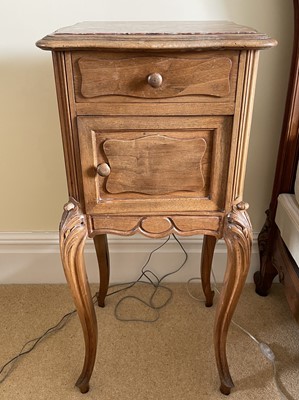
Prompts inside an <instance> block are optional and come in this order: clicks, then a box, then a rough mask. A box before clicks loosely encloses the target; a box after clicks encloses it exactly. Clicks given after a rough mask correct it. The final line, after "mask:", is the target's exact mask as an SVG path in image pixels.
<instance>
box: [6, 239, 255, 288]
mask: <svg viewBox="0 0 299 400" xmlns="http://www.w3.org/2000/svg"><path fill="white" fill-rule="evenodd" d="M108 238H109V239H108V240H109V249H110V263H111V283H123V282H129V281H133V280H135V279H136V278H138V277H139V275H140V270H141V267H142V266H143V265H144V263H145V262H146V260H147V258H148V255H149V253H150V252H151V251H152V250H153V249H155V248H156V247H158V246H159V245H160V244H161V243H162V242H163V239H159V240H156V239H147V238H145V237H142V236H138V235H135V236H133V237H119V236H113V235H109V236H108ZM180 241H181V243H182V244H183V246H184V247H185V249H186V251H187V253H188V260H187V263H186V264H185V266H184V267H183V268H182V270H180V271H179V272H178V273H176V274H174V275H170V276H169V277H168V278H167V279H166V280H165V281H168V282H186V281H187V280H188V279H189V278H191V277H198V276H199V265H200V257H201V246H202V237H200V236H193V237H188V238H180ZM183 260H184V254H183V253H182V250H181V249H180V247H179V246H178V244H177V243H176V241H175V240H174V239H173V238H172V237H171V239H170V240H169V242H168V243H167V244H166V245H165V246H164V247H163V248H161V249H159V250H158V251H157V252H156V253H155V254H154V255H153V257H152V259H151V261H150V264H149V265H148V268H150V269H152V270H153V271H154V272H155V273H156V274H158V276H159V277H161V276H163V275H165V274H167V273H169V272H171V271H173V270H176V269H177V268H178V266H179V265H180V264H181V262H182V261H183ZM85 261H86V266H87V271H88V278H89V281H90V282H92V283H96V282H98V280H99V278H98V267H97V261H96V256H95V251H94V247H93V242H92V240H90V239H88V240H87V243H86V246H85ZM225 267H226V245H225V243H224V241H223V240H219V242H218V243H217V246H216V249H215V254H214V260H213V270H214V273H215V276H216V280H217V282H222V280H223V276H224V272H225ZM258 268H259V256H258V246H257V234H255V235H254V241H253V251H252V258H251V266H250V271H249V274H248V278H247V282H252V281H253V274H254V272H255V271H257V270H258ZM0 283H2V284H11V283H15V284H25V283H36V284H38V283H65V277H64V273H63V269H62V266H61V261H60V254H59V244H58V233H57V232H21V233H13V232H2V233H1V232H0Z"/></svg>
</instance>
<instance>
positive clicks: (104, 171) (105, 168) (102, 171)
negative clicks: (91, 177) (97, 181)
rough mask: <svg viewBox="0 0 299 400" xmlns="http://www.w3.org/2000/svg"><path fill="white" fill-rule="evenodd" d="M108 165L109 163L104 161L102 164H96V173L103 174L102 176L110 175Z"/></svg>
mask: <svg viewBox="0 0 299 400" xmlns="http://www.w3.org/2000/svg"><path fill="white" fill-rule="evenodd" d="M110 171H111V170H110V167H109V165H108V164H106V163H102V164H99V165H98V166H97V173H98V174H99V175H100V176H103V177H105V176H109V175H110Z"/></svg>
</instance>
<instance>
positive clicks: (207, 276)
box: [200, 235, 217, 307]
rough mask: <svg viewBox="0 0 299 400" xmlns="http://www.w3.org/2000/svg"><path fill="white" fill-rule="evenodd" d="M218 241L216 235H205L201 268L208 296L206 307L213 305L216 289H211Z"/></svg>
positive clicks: (203, 285)
mask: <svg viewBox="0 0 299 400" xmlns="http://www.w3.org/2000/svg"><path fill="white" fill-rule="evenodd" d="M216 242H217V239H216V237H215V236H207V235H205V236H204V238H203V244H202V253H201V266H200V269H201V282H202V290H203V292H204V295H205V298H206V307H211V306H212V305H213V298H214V291H213V290H212V289H211V270H212V261H213V255H214V249H215V245H216Z"/></svg>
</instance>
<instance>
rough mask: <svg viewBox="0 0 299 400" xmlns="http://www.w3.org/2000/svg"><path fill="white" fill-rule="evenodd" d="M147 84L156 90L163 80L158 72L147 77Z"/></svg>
mask: <svg viewBox="0 0 299 400" xmlns="http://www.w3.org/2000/svg"><path fill="white" fill-rule="evenodd" d="M147 82H148V84H149V85H150V86H151V87H153V88H158V87H160V86H161V85H162V82H163V78H162V75H161V74H159V73H158V72H154V73H153V74H150V75H149V76H148V77H147Z"/></svg>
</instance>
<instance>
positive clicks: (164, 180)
mask: <svg viewBox="0 0 299 400" xmlns="http://www.w3.org/2000/svg"><path fill="white" fill-rule="evenodd" d="M275 44H276V42H275V41H274V40H272V39H270V38H269V37H268V36H266V35H264V34H260V33H257V32H256V31H255V30H253V29H251V28H247V27H243V26H240V25H236V24H234V23H231V22H165V23H163V22H140V23H136V22H129V23H122V22H111V23H108V22H91V23H87V22H86V23H80V24H77V25H74V26H72V27H68V28H63V29H60V30H58V31H56V32H55V33H53V34H51V35H49V36H46V37H45V38H44V39H42V40H40V41H39V42H38V43H37V46H38V47H40V48H42V49H45V50H51V51H52V55H53V60H54V70H55V79H56V89H57V96H58V104H59V112H60V121H61V130H62V138H63V147H64V155H65V164H66V173H67V181H68V191H69V196H70V199H69V202H68V203H67V204H66V205H65V206H64V213H63V216H62V220H61V224H60V247H61V257H62V262H63V266H64V270H65V274H66V278H67V280H68V283H69V285H70V288H71V291H72V294H73V297H74V301H75V304H76V307H77V310H78V314H79V317H80V320H81V324H82V328H83V332H84V338H85V361H84V366H83V370H82V373H81V375H80V377H79V379H78V381H77V386H78V387H79V388H80V390H81V392H82V393H85V392H87V391H88V389H89V380H90V377H91V374H92V370H93V366H94V362H95V357H96V350H97V322H96V316H95V312H94V306H93V303H92V299H91V294H90V289H89V285H88V281H87V277H86V271H85V266H84V261H83V250H84V244H85V239H86V237H87V236H89V237H92V238H93V239H94V243H95V248H96V252H97V257H98V261H99V269H100V289H99V294H98V304H99V306H102V307H103V306H104V300H105V296H106V294H107V289H108V284H109V253H108V245H107V237H106V234H107V233H113V234H119V235H127V236H128V235H133V234H135V233H137V232H141V233H142V234H144V235H146V236H148V237H153V238H160V237H163V236H166V235H169V234H170V233H176V234H178V235H182V236H188V235H198V234H203V235H205V236H204V244H203V253H202V254H203V256H202V261H201V273H202V281H203V289H204V293H205V296H206V305H207V306H210V305H212V302H213V292H212V290H211V285H210V273H211V263H212V258H213V252H214V247H215V244H216V241H217V239H219V238H222V237H224V239H225V241H226V243H227V249H228V263H227V271H226V275H225V282H224V286H223V289H222V292H221V297H220V299H219V303H218V306H217V313H216V319H215V329H214V343H215V353H216V360H217V366H218V371H219V375H220V381H221V387H220V390H221V392H222V393H225V394H228V393H229V392H230V389H231V388H232V387H233V382H232V379H231V376H230V373H229V368H228V364H227V359H226V338H227V331H228V327H229V323H230V321H231V318H232V314H233V312H234V310H235V307H236V304H237V301H238V299H239V296H240V292H241V290H242V287H243V285H244V282H245V279H246V275H247V271H248V268H249V263H250V252H251V242H252V229H251V224H250V221H249V218H248V214H247V212H246V210H247V208H248V205H247V204H246V203H244V202H243V199H242V193H243V181H244V174H245V165H246V154H247V147H248V139H249V131H250V121H251V113H252V105H253V95H254V87H255V78H256V71H257V63H258V54H259V50H260V49H263V48H268V47H271V46H274V45H275Z"/></svg>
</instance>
